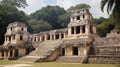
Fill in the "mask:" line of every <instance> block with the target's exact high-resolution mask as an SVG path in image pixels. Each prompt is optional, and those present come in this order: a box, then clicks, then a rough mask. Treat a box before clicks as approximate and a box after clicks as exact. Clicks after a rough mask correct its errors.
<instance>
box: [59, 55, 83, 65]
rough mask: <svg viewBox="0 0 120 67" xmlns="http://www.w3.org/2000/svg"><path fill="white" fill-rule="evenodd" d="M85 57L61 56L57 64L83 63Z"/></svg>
mask: <svg viewBox="0 0 120 67" xmlns="http://www.w3.org/2000/svg"><path fill="white" fill-rule="evenodd" d="M83 59H84V57H80V56H60V57H59V58H58V59H57V62H67V63H82V61H83Z"/></svg>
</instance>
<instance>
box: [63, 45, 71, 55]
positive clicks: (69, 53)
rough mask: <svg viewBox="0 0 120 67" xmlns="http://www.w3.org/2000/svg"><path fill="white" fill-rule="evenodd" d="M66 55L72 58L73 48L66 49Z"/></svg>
mask: <svg viewBox="0 0 120 67" xmlns="http://www.w3.org/2000/svg"><path fill="white" fill-rule="evenodd" d="M65 55H66V56H72V47H66V49H65Z"/></svg>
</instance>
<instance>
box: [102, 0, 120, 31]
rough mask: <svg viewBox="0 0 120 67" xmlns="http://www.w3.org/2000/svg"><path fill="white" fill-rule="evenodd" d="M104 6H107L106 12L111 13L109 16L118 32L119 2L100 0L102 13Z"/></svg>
mask: <svg viewBox="0 0 120 67" xmlns="http://www.w3.org/2000/svg"><path fill="white" fill-rule="evenodd" d="M105 5H107V12H108V13H109V12H111V13H112V14H111V16H110V17H112V18H110V19H112V20H113V21H112V23H114V24H115V29H117V30H120V21H119V19H120V0H101V10H102V11H103V9H104V7H105Z"/></svg>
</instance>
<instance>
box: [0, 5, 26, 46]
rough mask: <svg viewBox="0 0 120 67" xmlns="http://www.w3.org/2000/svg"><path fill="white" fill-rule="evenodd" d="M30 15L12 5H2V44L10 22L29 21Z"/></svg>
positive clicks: (0, 14)
mask: <svg viewBox="0 0 120 67" xmlns="http://www.w3.org/2000/svg"><path fill="white" fill-rule="evenodd" d="M27 19H28V17H27V16H26V14H25V13H24V12H23V11H19V10H18V9H17V8H15V7H13V6H10V5H0V44H2V43H3V42H4V34H5V32H6V27H7V26H8V24H9V23H12V22H16V21H20V22H25V23H26V21H27Z"/></svg>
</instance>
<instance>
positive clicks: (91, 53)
mask: <svg viewBox="0 0 120 67" xmlns="http://www.w3.org/2000/svg"><path fill="white" fill-rule="evenodd" d="M0 59H1V60H3V59H9V60H12V59H16V60H19V61H32V62H53V61H56V62H68V63H105V64H107V63H112V64H119V63H120V31H117V30H112V31H111V32H110V33H108V34H107V36H106V37H100V36H99V35H97V34H96V25H94V24H93V23H92V15H91V13H90V12H89V9H86V8H85V9H78V10H74V11H72V15H71V16H70V23H69V24H68V27H67V28H64V29H57V30H51V31H46V32H40V33H37V34H30V33H29V32H28V31H27V27H26V25H25V24H23V23H20V22H14V23H11V24H9V26H8V27H7V32H6V34H5V41H4V44H3V45H1V46H0Z"/></svg>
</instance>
